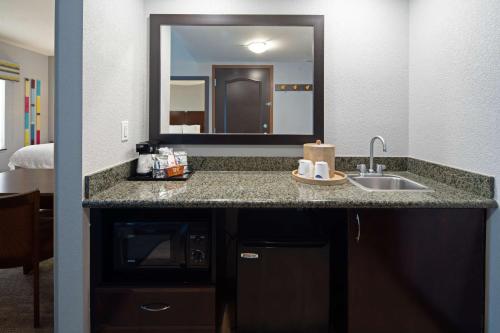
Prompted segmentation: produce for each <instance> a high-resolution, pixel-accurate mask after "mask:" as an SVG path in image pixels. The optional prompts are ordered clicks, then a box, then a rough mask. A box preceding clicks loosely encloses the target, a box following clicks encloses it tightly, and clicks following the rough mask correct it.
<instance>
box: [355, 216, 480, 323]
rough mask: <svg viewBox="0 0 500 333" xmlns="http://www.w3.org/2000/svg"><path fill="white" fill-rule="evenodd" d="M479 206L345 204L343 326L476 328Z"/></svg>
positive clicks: (478, 282)
mask: <svg viewBox="0 0 500 333" xmlns="http://www.w3.org/2000/svg"><path fill="white" fill-rule="evenodd" d="M484 214H485V213H484V210H480V209H476V210H474V209H366V210H357V211H351V212H350V214H349V226H348V279H347V281H348V300H347V304H348V311H347V312H348V315H347V317H348V320H347V325H348V332H349V333H366V332H370V333H392V332H393V333H401V332H405V333H422V332H425V333H444V332H450V333H451V332H454V333H479V332H483V322H484V319H483V314H484V262H485V251H484V248H485V215H484Z"/></svg>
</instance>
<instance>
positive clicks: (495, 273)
mask: <svg viewBox="0 0 500 333" xmlns="http://www.w3.org/2000/svg"><path fill="white" fill-rule="evenodd" d="M410 4H411V6H410V95H409V107H410V118H409V124H410V126H409V137H410V148H409V151H410V155H411V156H413V157H416V158H420V159H424V160H429V161H433V162H438V163H441V164H445V165H450V166H454V167H458V168H462V169H467V170H472V171H476V172H482V173H485V174H488V175H492V176H495V177H496V178H497V185H496V193H497V199H498V191H499V190H500V187H499V186H498V179H500V132H499V126H500V1H498V0H481V1H454V0H441V1H434V0H411V1H410ZM492 213H493V216H491V218H490V220H489V222H488V223H489V224H488V228H489V232H488V241H489V247H488V255H489V260H488V264H489V265H488V266H489V267H488V281H489V287H488V317H489V319H488V326H489V327H488V328H489V332H491V333H493V332H500V321H499V320H498V318H499V313H500V213H499V212H498V211H496V212H492Z"/></svg>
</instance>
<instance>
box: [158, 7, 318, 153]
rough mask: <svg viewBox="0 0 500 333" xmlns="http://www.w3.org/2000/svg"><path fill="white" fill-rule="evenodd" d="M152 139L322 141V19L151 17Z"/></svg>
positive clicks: (286, 16)
mask: <svg viewBox="0 0 500 333" xmlns="http://www.w3.org/2000/svg"><path fill="white" fill-rule="evenodd" d="M150 21H151V50H150V51H151V52H150V56H151V61H150V139H151V140H155V141H160V142H163V143H186V144H189V143H195V144H203V143H207V144H213V143H221V144H301V143H305V142H311V141H313V140H316V139H323V17H322V16H302V15H296V16H294V15H282V16H266V15H264V16H255V15H242V16H240V15H151V17H150Z"/></svg>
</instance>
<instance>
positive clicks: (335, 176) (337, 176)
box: [292, 170, 347, 186]
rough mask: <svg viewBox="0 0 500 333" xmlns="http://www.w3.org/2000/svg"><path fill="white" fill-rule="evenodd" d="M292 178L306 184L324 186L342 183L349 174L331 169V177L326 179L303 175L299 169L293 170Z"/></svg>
mask: <svg viewBox="0 0 500 333" xmlns="http://www.w3.org/2000/svg"><path fill="white" fill-rule="evenodd" d="M292 178H293V179H295V180H296V181H298V182H301V183H304V184H310V185H323V186H331V185H341V184H344V183H345V182H346V181H347V175H346V174H345V173H343V172H341V171H337V170H335V171H330V179H325V180H321V179H314V178H306V177H302V176H300V175H299V173H298V170H293V171H292Z"/></svg>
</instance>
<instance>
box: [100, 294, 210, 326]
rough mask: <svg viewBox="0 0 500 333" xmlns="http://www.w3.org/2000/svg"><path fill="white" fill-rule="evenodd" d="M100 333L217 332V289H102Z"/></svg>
mask: <svg viewBox="0 0 500 333" xmlns="http://www.w3.org/2000/svg"><path fill="white" fill-rule="evenodd" d="M94 304H95V307H96V316H95V319H94V320H95V321H96V323H95V324H96V328H97V331H98V332H115V331H116V332H118V331H120V330H123V331H125V332H129V331H130V332H139V331H140V332H146V331H147V332H150V331H152V332H155V330H158V331H162V332H164V331H166V332H214V331H215V316H214V311H215V288H213V287H200V288H191V287H188V288H182V287H181V288H98V289H97V290H96V292H95V303H94Z"/></svg>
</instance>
